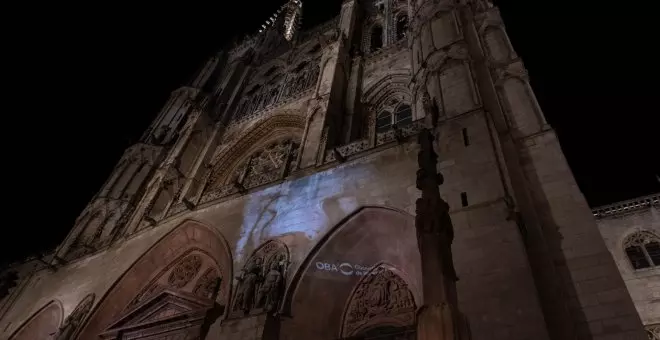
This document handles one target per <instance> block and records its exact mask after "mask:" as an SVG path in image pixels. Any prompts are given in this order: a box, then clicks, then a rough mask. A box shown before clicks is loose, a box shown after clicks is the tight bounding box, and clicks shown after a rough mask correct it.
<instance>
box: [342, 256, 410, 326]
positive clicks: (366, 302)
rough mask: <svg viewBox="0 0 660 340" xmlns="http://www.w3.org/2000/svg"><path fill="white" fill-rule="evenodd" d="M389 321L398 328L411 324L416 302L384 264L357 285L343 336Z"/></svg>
mask: <svg viewBox="0 0 660 340" xmlns="http://www.w3.org/2000/svg"><path fill="white" fill-rule="evenodd" d="M385 320H388V322H389V323H391V324H397V325H398V326H407V325H412V324H413V323H414V320H415V301H414V298H413V295H412V292H411V291H410V289H409V288H408V284H407V283H406V282H405V281H404V280H403V279H402V278H401V277H400V276H399V275H397V274H396V273H395V272H394V271H393V270H392V269H391V268H388V267H387V266H385V265H381V266H378V267H376V268H374V269H373V270H372V271H371V272H370V273H369V274H367V275H365V276H364V277H363V278H362V280H361V281H360V282H359V283H358V285H357V287H356V288H355V290H354V291H353V294H352V296H351V298H350V300H349V303H348V306H347V308H346V311H345V314H344V323H343V327H342V336H343V337H349V336H353V335H355V334H357V333H359V332H360V331H362V330H364V329H367V328H370V327H373V326H374V325H377V324H379V323H382V322H383V321H385Z"/></svg>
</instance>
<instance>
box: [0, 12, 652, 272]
mask: <svg viewBox="0 0 660 340" xmlns="http://www.w3.org/2000/svg"><path fill="white" fill-rule="evenodd" d="M283 1H284V0H280V1H272V0H271V1H234V2H229V1H215V2H213V3H195V2H172V3H161V4H159V5H160V6H159V7H153V8H148V7H147V6H146V5H145V6H144V7H142V8H136V7H135V4H134V3H130V4H122V3H118V2H112V3H107V4H103V3H93V4H92V3H89V4H87V6H89V7H84V4H83V5H82V7H80V6H81V5H80V4H78V5H76V6H77V7H70V8H67V7H66V6H68V5H64V4H62V3H57V4H51V5H50V6H57V7H53V8H47V7H43V5H39V9H38V10H36V11H30V12H26V13H30V15H29V16H27V15H26V18H25V20H24V21H21V23H20V24H17V26H16V27H15V29H14V30H13V31H12V30H10V31H5V34H7V32H9V33H8V36H7V37H6V39H5V41H4V43H5V46H6V47H7V46H10V47H11V48H8V49H6V52H5V53H4V54H5V58H7V57H8V59H5V63H3V65H4V67H5V72H4V75H5V77H4V78H5V82H7V84H6V85H8V86H9V87H10V88H11V90H10V91H8V92H5V93H7V94H8V95H9V96H8V97H6V99H5V103H6V104H5V108H4V116H5V117H6V118H5V119H6V121H5V124H4V125H3V126H4V127H5V134H4V139H5V148H4V149H5V152H7V153H8V155H7V156H6V157H5V162H4V164H3V165H4V166H3V167H4V169H5V171H3V173H5V174H6V175H5V176H6V183H9V190H6V191H5V202H9V203H8V205H5V209H6V210H5V215H6V216H7V218H6V220H5V222H4V223H3V236H2V238H1V240H2V242H1V244H0V249H1V253H0V260H4V261H13V260H18V259H22V258H24V257H25V256H27V255H29V254H32V253H34V252H37V251H40V250H50V249H53V248H54V247H56V246H57V245H58V244H59V243H60V242H61V241H62V240H63V238H64V237H65V236H66V234H67V233H68V232H69V230H70V229H71V228H72V227H73V222H74V220H75V219H76V217H77V216H78V215H79V214H80V212H81V211H82V210H83V209H84V208H85V206H86V205H87V203H88V201H89V199H90V198H91V197H92V196H93V195H94V194H95V193H96V192H97V191H98V190H99V189H100V187H101V185H102V184H103V183H104V182H105V180H106V179H107V177H108V176H109V175H110V173H111V171H112V169H113V167H114V166H115V164H116V162H117V161H118V160H119V158H120V157H121V155H122V153H123V151H124V149H125V148H127V147H128V146H130V145H131V144H132V143H135V142H137V141H138V139H139V138H140V136H141V134H142V132H143V131H144V130H145V129H146V128H147V126H148V125H149V123H150V122H151V120H152V119H154V118H155V116H156V115H157V114H158V112H159V110H160V108H161V106H162V105H163V104H164V103H165V101H166V100H167V98H168V97H169V93H170V92H171V91H173V90H174V89H176V88H177V87H179V86H181V85H183V84H184V83H185V82H187V81H188V80H189V79H190V78H191V76H192V75H193V73H194V72H195V71H196V70H197V69H198V68H199V67H200V65H201V63H202V62H203V61H205V60H206V59H207V58H208V57H209V56H210V55H212V54H213V53H214V52H215V51H216V50H217V49H218V48H220V47H221V46H223V45H224V44H225V43H227V42H228V41H229V40H230V39H231V38H232V37H233V36H235V35H237V34H239V35H241V34H245V33H252V32H254V31H256V30H257V29H258V27H259V26H260V25H261V24H262V23H263V22H264V21H265V20H266V19H267V18H268V17H269V16H270V14H272V13H273V12H274V11H275V10H276V9H277V8H278V7H279V6H280V5H281V2H283ZM227 3H230V4H229V5H228V4H227ZM340 3H341V1H340V0H306V1H305V3H304V14H303V22H304V26H305V27H310V26H314V25H315V24H318V23H321V22H324V21H326V20H328V19H331V18H332V17H334V16H335V15H336V14H338V13H339V6H340ZM562 3H563V2H560V1H556V0H554V1H550V0H537V1H529V0H501V1H499V2H498V5H499V6H500V8H501V11H502V15H503V17H504V21H505V23H506V25H507V29H508V31H509V35H510V37H511V40H512V42H513V44H514V46H515V48H516V50H517V52H518V53H519V54H520V55H521V56H522V58H523V60H524V62H525V64H526V66H527V68H528V70H529V72H530V77H531V80H532V86H533V87H534V89H535V91H536V94H537V97H538V100H539V102H540V104H541V107H542V108H543V110H544V112H545V114H546V117H547V118H548V121H549V122H550V124H551V125H552V126H553V127H554V128H555V129H556V131H557V133H558V135H559V138H560V141H561V143H562V147H563V150H564V152H565V154H566V157H567V158H568V161H569V163H570V165H571V167H572V169H573V172H574V174H575V176H576V178H577V181H578V184H579V185H580V188H581V190H582V191H583V192H584V194H585V195H586V197H587V199H588V201H589V203H590V205H592V206H597V205H602V204H607V203H611V202H614V201H618V200H623V199H628V198H633V197H636V196H640V195H645V194H650V193H654V192H660V184H659V183H658V180H657V179H656V177H655V176H656V174H660V156H659V155H660V152H659V151H658V150H657V149H660V148H658V146H660V143H659V142H658V139H659V138H658V133H659V132H660V129H659V128H658V126H660V124H659V119H658V115H659V113H660V112H659V111H660V110H659V109H658V104H657V102H656V101H655V100H653V98H654V95H655V97H658V94H657V93H653V91H654V90H657V89H658V86H657V85H656V83H657V79H659V78H658V64H657V61H656V60H654V59H657V57H656V55H654V54H653V53H654V52H653V51H654V50H655V47H654V46H653V45H651V44H652V41H655V40H656V39H657V37H655V36H652V32H654V31H655V30H656V28H655V27H652V25H653V24H652V23H653V20H651V13H650V11H644V9H643V8H641V7H640V6H637V7H635V8H622V6H618V7H606V6H604V5H603V3H602V2H600V3H595V2H594V6H589V5H590V4H587V3H586V2H584V4H581V5H579V6H582V7H576V5H575V4H574V3H576V2H565V3H569V4H570V5H564V6H562V5H561V4H562ZM168 4H169V5H168ZM596 4H598V6H596ZM221 5H224V6H222V7H221ZM46 6H48V5H46ZM645 12H648V14H645ZM54 13H57V15H54ZM17 15H19V16H20V14H17ZM644 16H647V17H644ZM7 60H11V61H7ZM411 176H412V175H411ZM0 262H3V261H0Z"/></svg>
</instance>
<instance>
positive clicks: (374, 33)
mask: <svg viewBox="0 0 660 340" xmlns="http://www.w3.org/2000/svg"><path fill="white" fill-rule="evenodd" d="M370 43H371V44H370V45H369V46H370V50H371V52H375V51H377V50H379V49H381V48H382V47H383V27H382V26H381V25H374V26H373V27H372V28H371V41H370Z"/></svg>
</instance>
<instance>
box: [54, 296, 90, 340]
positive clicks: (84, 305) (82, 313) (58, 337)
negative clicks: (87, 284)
mask: <svg viewBox="0 0 660 340" xmlns="http://www.w3.org/2000/svg"><path fill="white" fill-rule="evenodd" d="M94 298H95V295H94V294H89V295H87V296H86V297H85V298H84V299H83V300H82V301H81V302H80V303H79V304H78V306H77V307H76V309H74V310H73V312H71V314H69V316H67V318H66V319H64V322H63V323H62V326H61V327H60V329H59V330H58V331H57V333H55V336H54V337H53V338H54V339H55V340H72V339H74V335H75V333H76V331H77V330H78V328H79V327H80V325H81V324H82V322H83V321H84V320H85V317H86V316H87V314H88V313H89V311H90V310H91V309H92V305H93V304H94Z"/></svg>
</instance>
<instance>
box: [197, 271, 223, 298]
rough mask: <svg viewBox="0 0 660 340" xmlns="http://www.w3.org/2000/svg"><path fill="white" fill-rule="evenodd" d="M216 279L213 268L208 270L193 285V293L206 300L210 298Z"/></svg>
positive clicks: (215, 272) (216, 275) (216, 273)
mask: <svg viewBox="0 0 660 340" xmlns="http://www.w3.org/2000/svg"><path fill="white" fill-rule="evenodd" d="M218 277H219V276H218V271H217V270H215V268H208V269H207V270H206V271H204V274H202V276H201V277H200V278H199V279H198V280H197V283H195V288H193V293H194V294H195V295H197V296H201V297H204V298H207V299H210V298H212V297H213V293H214V291H213V290H214V289H215V286H216V284H217V280H218Z"/></svg>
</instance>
